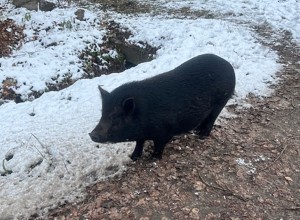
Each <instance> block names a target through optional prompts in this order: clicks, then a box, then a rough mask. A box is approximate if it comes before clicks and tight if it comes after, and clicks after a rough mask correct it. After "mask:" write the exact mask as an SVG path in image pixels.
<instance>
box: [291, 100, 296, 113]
mask: <svg viewBox="0 0 300 220" xmlns="http://www.w3.org/2000/svg"><path fill="white" fill-rule="evenodd" d="M291 105H292V107H293V109H292V111H295V109H296V105H295V100H294V98H292V99H291Z"/></svg>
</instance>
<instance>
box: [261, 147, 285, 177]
mask: <svg viewBox="0 0 300 220" xmlns="http://www.w3.org/2000/svg"><path fill="white" fill-rule="evenodd" d="M287 147H288V145H286V146H285V147H284V148H283V150H282V151H281V152H280V154H279V155H278V156H277V157H276V158H275V160H274V161H272V164H274V163H275V162H276V161H277V160H279V158H280V157H281V156H282V154H283V152H284V151H285V150H286V148H287ZM269 167H270V166H266V167H265V168H263V169H260V170H258V171H264V170H266V169H268V168H269Z"/></svg>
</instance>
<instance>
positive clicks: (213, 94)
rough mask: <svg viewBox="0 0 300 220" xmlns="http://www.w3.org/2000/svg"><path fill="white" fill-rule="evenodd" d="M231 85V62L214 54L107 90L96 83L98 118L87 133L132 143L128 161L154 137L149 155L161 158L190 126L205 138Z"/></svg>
mask: <svg viewBox="0 0 300 220" xmlns="http://www.w3.org/2000/svg"><path fill="white" fill-rule="evenodd" d="M234 87H235V74H234V70H233V68H232V66H231V65H230V63H228V62H227V61H226V60H224V59H222V58H220V57H218V56H216V55H213V54H203V55H200V56H197V57H195V58H193V59H190V60H188V61H187V62H185V63H183V64H181V65H180V66H178V67H177V68H175V69H173V70H171V71H169V72H166V73H162V74H160V75H157V76H154V77H152V78H149V79H145V80H142V81H137V82H131V83H127V84H124V85H121V86H120V87H118V88H116V89H115V90H113V91H112V92H111V93H109V92H107V91H105V90H104V89H102V88H101V87H100V86H99V90H100V93H101V96H102V118H101V120H100V122H99V124H98V125H97V126H96V128H95V129H94V130H93V131H92V132H91V133H90V134H89V135H90V137H91V139H92V140H93V141H95V142H99V143H104V142H124V141H136V146H135V149H134V151H133V153H132V155H131V159H132V160H136V159H137V158H139V157H140V156H141V155H142V152H143V144H144V142H145V141H146V140H153V142H154V152H153V155H152V156H153V157H154V158H157V159H161V157H162V154H163V151H164V147H165V145H166V143H167V142H168V141H169V140H170V139H171V138H172V137H173V136H174V135H178V134H181V133H184V132H188V131H192V130H193V131H194V132H195V133H197V134H198V135H199V137H200V138H205V137H207V136H208V135H209V134H210V132H211V130H212V127H213V124H214V122H215V120H216V118H217V117H218V115H219V114H220V112H221V110H222V109H223V108H224V106H225V105H226V103H227V101H228V100H229V98H230V97H231V95H232V94H233V92H234Z"/></svg>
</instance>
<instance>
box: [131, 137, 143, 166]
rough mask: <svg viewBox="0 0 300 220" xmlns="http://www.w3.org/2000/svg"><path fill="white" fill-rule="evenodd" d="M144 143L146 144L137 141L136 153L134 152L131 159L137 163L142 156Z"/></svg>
mask: <svg viewBox="0 0 300 220" xmlns="http://www.w3.org/2000/svg"><path fill="white" fill-rule="evenodd" d="M144 143H145V140H138V141H136V145H135V148H134V151H133V152H132V154H131V157H130V158H131V159H132V160H133V161H136V160H137V159H138V158H139V157H141V156H142V154H143V148H144Z"/></svg>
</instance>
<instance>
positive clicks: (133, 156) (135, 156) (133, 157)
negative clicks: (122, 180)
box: [130, 154, 141, 161]
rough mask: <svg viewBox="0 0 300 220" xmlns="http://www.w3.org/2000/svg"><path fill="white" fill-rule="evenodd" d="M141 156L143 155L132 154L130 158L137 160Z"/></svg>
mask: <svg viewBox="0 0 300 220" xmlns="http://www.w3.org/2000/svg"><path fill="white" fill-rule="evenodd" d="M140 157H141V156H138V155H134V154H132V155H131V156H130V159H131V160H132V161H137V160H138V159H139V158H140Z"/></svg>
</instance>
